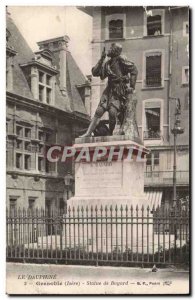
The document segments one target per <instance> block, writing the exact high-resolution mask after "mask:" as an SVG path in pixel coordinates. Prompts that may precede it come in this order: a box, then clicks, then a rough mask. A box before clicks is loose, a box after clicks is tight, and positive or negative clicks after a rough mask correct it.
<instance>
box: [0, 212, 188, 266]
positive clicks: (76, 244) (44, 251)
mask: <svg viewBox="0 0 195 300" xmlns="http://www.w3.org/2000/svg"><path fill="white" fill-rule="evenodd" d="M6 239H7V247H6V257H7V260H8V261H29V262H30V261H31V262H46V261H47V262H50V263H51V262H55V263H57V262H63V263H69V264H96V265H98V264H99V265H101V264H104V265H106V264H114V265H118V264H120V265H121V264H126V265H138V264H143V265H144V264H154V263H155V264H169V263H170V264H173V263H175V264H176V263H188V260H189V210H188V207H180V208H178V207H175V208H174V209H171V210H170V209H165V208H164V207H161V208H158V209H156V210H154V209H153V210H152V211H151V209H150V208H149V207H146V208H144V207H143V206H142V207H141V208H138V207H137V206H136V207H134V208H133V207H132V206H131V207H127V206H116V207H112V206H111V207H107V206H106V207H102V206H101V207H97V206H96V207H90V208H89V207H77V208H74V207H68V209H67V210H66V211H45V210H43V209H36V210H32V209H31V210H29V209H27V210H25V209H18V210H15V211H9V210H7V217H6Z"/></svg>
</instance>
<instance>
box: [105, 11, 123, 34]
mask: <svg viewBox="0 0 195 300" xmlns="http://www.w3.org/2000/svg"><path fill="white" fill-rule="evenodd" d="M125 35H126V14H112V15H107V16H106V32H105V39H121V38H125Z"/></svg>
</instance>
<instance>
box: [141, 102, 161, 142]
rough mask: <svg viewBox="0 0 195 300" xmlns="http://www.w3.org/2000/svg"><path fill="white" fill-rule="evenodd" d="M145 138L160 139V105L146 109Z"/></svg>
mask: <svg viewBox="0 0 195 300" xmlns="http://www.w3.org/2000/svg"><path fill="white" fill-rule="evenodd" d="M145 119H146V128H145V129H146V130H145V131H144V139H160V137H161V134H160V107H157V108H146V109H145Z"/></svg>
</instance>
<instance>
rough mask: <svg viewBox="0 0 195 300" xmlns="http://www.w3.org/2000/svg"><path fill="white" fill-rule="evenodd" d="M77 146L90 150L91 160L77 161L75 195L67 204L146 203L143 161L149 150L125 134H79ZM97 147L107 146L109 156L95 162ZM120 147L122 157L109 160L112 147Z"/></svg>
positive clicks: (134, 204) (76, 147) (77, 149)
mask: <svg viewBox="0 0 195 300" xmlns="http://www.w3.org/2000/svg"><path fill="white" fill-rule="evenodd" d="M75 142H76V143H75V144H74V146H73V147H74V148H75V149H76V153H77V155H78V153H80V151H81V149H83V147H85V148H86V150H88V149H89V151H90V158H91V159H90V162H89V161H88V162H86V161H84V160H83V161H82V162H81V161H79V162H77V161H75V196H74V197H72V198H71V199H69V200H68V205H71V206H72V205H74V206H75V207H76V206H78V205H79V206H80V207H81V206H86V205H88V206H91V205H93V206H96V205H98V206H100V205H103V206H105V205H109V206H110V205H128V206H129V207H130V206H131V205H133V206H134V207H135V206H136V205H138V206H139V207H141V206H142V205H144V206H147V205H148V203H147V200H146V197H145V195H144V163H145V158H144V156H145V154H146V153H148V150H147V149H146V148H145V147H144V146H143V145H141V144H138V143H136V142H135V141H131V140H128V139H127V137H126V136H122V135H121V136H110V137H87V138H78V139H76V141H75ZM97 147H105V148H106V149H107V157H106V156H104V157H101V158H99V159H98V161H96V162H93V161H92V158H93V154H94V151H95V149H96V148H97ZM112 149H114V152H116V151H117V149H119V151H120V149H121V153H122V152H123V154H124V155H122V157H121V159H120V160H118V159H117V155H116V156H113V158H112V159H111V161H108V156H109V153H110V151H112Z"/></svg>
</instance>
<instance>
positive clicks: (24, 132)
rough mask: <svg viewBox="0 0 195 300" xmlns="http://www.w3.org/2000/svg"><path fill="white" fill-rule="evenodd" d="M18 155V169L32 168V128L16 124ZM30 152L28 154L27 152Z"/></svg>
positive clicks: (16, 162) (16, 160) (16, 164)
mask: <svg viewBox="0 0 195 300" xmlns="http://www.w3.org/2000/svg"><path fill="white" fill-rule="evenodd" d="M16 134H17V139H16V149H17V150H16V154H15V155H16V156H15V166H16V168H17V169H25V170H30V169H31V153H30V152H31V151H32V146H31V128H30V127H26V126H22V125H16ZM26 152H28V154H26Z"/></svg>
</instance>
